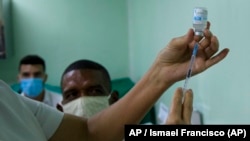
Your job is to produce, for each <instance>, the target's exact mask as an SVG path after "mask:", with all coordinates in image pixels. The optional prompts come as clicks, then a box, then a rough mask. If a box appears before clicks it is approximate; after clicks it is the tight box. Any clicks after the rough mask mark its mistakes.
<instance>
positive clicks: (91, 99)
mask: <svg viewBox="0 0 250 141" xmlns="http://www.w3.org/2000/svg"><path fill="white" fill-rule="evenodd" d="M109 97H110V95H109V96H81V97H79V98H77V99H76V100H73V101H71V102H69V103H67V104H65V105H63V111H64V112H65V113H69V114H73V115H76V116H80V117H85V118H89V117H91V116H93V115H95V114H96V113H98V112H100V111H102V110H103V109H105V108H107V107H109Z"/></svg>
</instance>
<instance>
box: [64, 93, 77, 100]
mask: <svg viewBox="0 0 250 141" xmlns="http://www.w3.org/2000/svg"><path fill="white" fill-rule="evenodd" d="M65 95H66V97H65V99H67V100H73V99H76V98H77V97H78V93H77V92H75V91H72V92H67V93H66V94H65Z"/></svg>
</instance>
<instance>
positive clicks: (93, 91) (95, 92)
mask: <svg viewBox="0 0 250 141" xmlns="http://www.w3.org/2000/svg"><path fill="white" fill-rule="evenodd" d="M90 94H91V95H103V94H104V91H103V90H102V89H92V90H91V91H90Z"/></svg>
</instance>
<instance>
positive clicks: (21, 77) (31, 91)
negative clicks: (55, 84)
mask: <svg viewBox="0 0 250 141" xmlns="http://www.w3.org/2000/svg"><path fill="white" fill-rule="evenodd" d="M18 71H19V73H18V82H19V84H20V93H21V95H22V96H26V97H28V98H30V99H33V100H37V101H40V102H43V103H45V104H48V105H49V106H52V107H56V106H57V104H58V103H59V104H60V103H61V101H62V95H61V94H59V93H55V92H52V91H49V90H47V89H46V88H45V82H46V80H47V78H48V75H47V74H46V65H45V61H44V60H43V58H41V57H40V56H38V55H27V56H24V57H23V58H22V59H21V60H20V62H19V68H18Z"/></svg>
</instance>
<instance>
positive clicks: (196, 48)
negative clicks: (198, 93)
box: [182, 43, 198, 94]
mask: <svg viewBox="0 0 250 141" xmlns="http://www.w3.org/2000/svg"><path fill="white" fill-rule="evenodd" d="M197 51H198V43H196V44H195V45H194V49H193V52H192V56H191V61H190V65H189V68H188V71H187V75H186V80H185V82H184V86H183V89H182V90H183V94H185V92H186V90H187V85H188V80H189V79H190V77H191V75H192V70H193V65H194V61H195V58H196V54H197Z"/></svg>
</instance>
